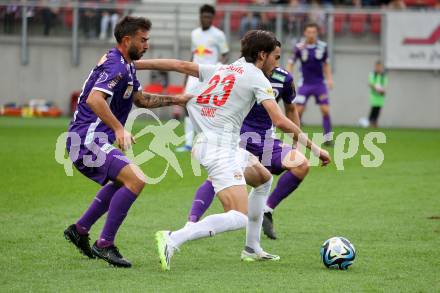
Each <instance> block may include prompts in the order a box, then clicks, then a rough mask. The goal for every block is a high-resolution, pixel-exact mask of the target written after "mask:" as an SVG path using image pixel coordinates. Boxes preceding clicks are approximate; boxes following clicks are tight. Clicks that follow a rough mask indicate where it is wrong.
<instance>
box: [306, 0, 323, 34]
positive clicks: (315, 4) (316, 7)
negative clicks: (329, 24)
mask: <svg viewBox="0 0 440 293" xmlns="http://www.w3.org/2000/svg"><path fill="white" fill-rule="evenodd" d="M307 18H308V19H307V22H309V23H312V22H313V23H316V24H317V25H318V26H319V28H320V30H322V29H323V28H325V27H326V25H325V12H324V10H322V6H321V2H320V1H319V0H312V1H311V3H310V12H309V14H308V16H307ZM321 33H322V31H321Z"/></svg>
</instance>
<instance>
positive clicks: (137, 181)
mask: <svg viewBox="0 0 440 293" xmlns="http://www.w3.org/2000/svg"><path fill="white" fill-rule="evenodd" d="M124 185H125V187H127V188H128V189H130V190H131V191H132V192H133V193H135V194H136V195H139V194H140V193H141V192H142V190H143V189H144V186H145V181H144V180H142V178H138V177H137V176H133V177H132V178H130V179H129V180H128V181H127V182H126V183H125V184H124Z"/></svg>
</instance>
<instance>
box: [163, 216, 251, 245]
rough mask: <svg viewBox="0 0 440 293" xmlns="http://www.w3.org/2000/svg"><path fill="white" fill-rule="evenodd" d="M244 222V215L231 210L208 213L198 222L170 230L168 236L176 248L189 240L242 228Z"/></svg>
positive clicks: (245, 219) (245, 220) (245, 221)
mask: <svg viewBox="0 0 440 293" xmlns="http://www.w3.org/2000/svg"><path fill="white" fill-rule="evenodd" d="M246 224H247V217H246V215H245V214H243V213H240V212H238V211H234V210H232V211H229V212H227V213H222V214H214V215H210V216H207V217H206V218H204V219H203V220H201V221H200V222H197V223H193V224H191V225H185V227H183V228H182V229H180V230H177V231H175V232H172V233H171V235H170V238H171V241H172V242H173V244H174V245H175V246H176V247H177V248H178V247H180V246H181V245H182V244H183V243H185V242H187V241H189V240H195V239H199V238H205V237H212V236H214V235H215V234H218V233H222V232H226V231H233V230H238V229H243V228H244V227H246Z"/></svg>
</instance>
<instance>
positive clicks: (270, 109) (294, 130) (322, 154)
mask: <svg viewBox="0 0 440 293" xmlns="http://www.w3.org/2000/svg"><path fill="white" fill-rule="evenodd" d="M261 104H262V105H263V107H264V108H265V109H266V111H267V113H268V114H269V116H270V119H271V120H272V122H273V124H274V125H275V126H276V127H277V128H279V129H281V131H283V132H284V133H286V134H288V135H291V136H293V138H294V139H295V140H296V141H298V142H300V143H301V144H303V145H305V146H306V147H307V148H308V149H310V150H311V151H312V153H313V154H314V155H315V156H317V157H319V159H320V160H321V162H322V165H323V166H325V165H327V164H329V163H330V162H331V158H330V155H329V154H328V152H327V151H326V150H323V149H321V148H320V147H319V146H317V145H316V144H314V143H313V142H312V141H311V140H310V139H309V138H308V137H307V136H306V135H305V134H304V133H303V132H302V131H301V129H300V128H299V127H298V126H297V125H296V124H295V123H293V122H292V121H290V120H289V119H288V118H287V117H286V116H285V115H284V114H283V112H282V111H281V109H280V107H279V106H278V104H277V103H276V102H275V100H272V99H269V100H264V101H263V102H262V103H261Z"/></svg>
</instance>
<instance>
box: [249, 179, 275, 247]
mask: <svg viewBox="0 0 440 293" xmlns="http://www.w3.org/2000/svg"><path fill="white" fill-rule="evenodd" d="M271 185H272V178H270V180H269V181H267V182H266V183H264V184H262V185H260V186H258V187H256V188H252V190H251V193H250V194H249V203H248V224H247V227H246V246H247V247H250V248H252V249H253V250H254V251H255V252H257V253H258V252H261V251H263V249H262V248H261V246H260V231H261V224H262V223H263V211H264V206H265V205H266V200H267V198H268V196H269V192H270V187H271Z"/></svg>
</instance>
